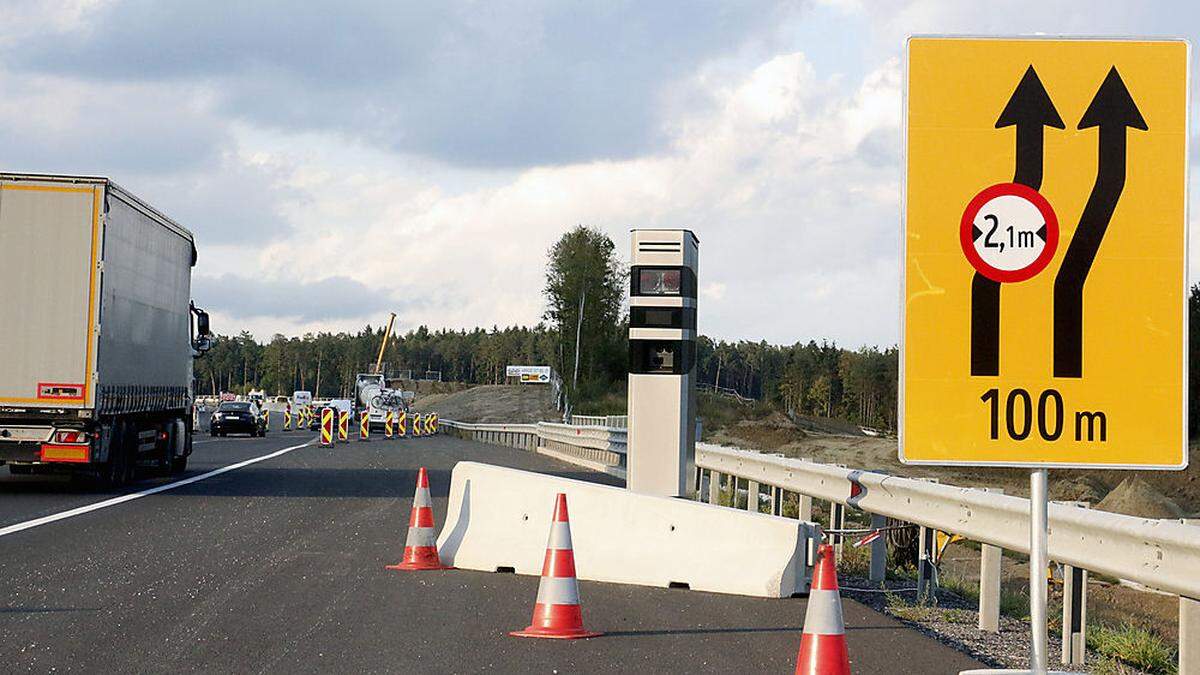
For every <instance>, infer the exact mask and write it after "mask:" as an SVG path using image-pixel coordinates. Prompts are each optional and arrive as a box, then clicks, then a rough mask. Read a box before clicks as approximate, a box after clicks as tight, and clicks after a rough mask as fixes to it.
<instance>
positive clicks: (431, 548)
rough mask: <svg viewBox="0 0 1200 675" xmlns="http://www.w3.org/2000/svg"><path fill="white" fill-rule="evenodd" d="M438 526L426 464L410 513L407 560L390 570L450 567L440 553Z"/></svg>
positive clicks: (405, 558)
mask: <svg viewBox="0 0 1200 675" xmlns="http://www.w3.org/2000/svg"><path fill="white" fill-rule="evenodd" d="M435 528H436V525H434V523H433V498H432V497H430V495H429V474H428V473H427V472H426V471H425V467H421V470H420V471H418V472H417V493H416V494H415V495H413V505H412V512H411V513H410V514H409V516H408V538H407V539H405V541H404V559H403V560H401V561H400V562H399V563H398V564H396V565H387V569H389V570H404V571H408V572H413V571H418V570H448V569H453V568H452V567H447V566H445V565H443V564H442V559H441V558H440V557H439V556H438V549H437V532H436V531H435Z"/></svg>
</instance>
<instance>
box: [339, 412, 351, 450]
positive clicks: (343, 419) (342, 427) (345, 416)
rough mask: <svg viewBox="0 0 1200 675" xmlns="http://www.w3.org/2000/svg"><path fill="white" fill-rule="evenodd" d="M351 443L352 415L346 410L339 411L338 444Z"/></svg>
mask: <svg viewBox="0 0 1200 675" xmlns="http://www.w3.org/2000/svg"><path fill="white" fill-rule="evenodd" d="M349 441H350V413H349V412H347V411H345V410H339V411H338V442H339V443H347V442H349Z"/></svg>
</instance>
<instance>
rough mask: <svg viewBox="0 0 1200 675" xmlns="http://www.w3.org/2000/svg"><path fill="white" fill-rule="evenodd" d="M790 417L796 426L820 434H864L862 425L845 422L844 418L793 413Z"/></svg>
mask: <svg viewBox="0 0 1200 675" xmlns="http://www.w3.org/2000/svg"><path fill="white" fill-rule="evenodd" d="M792 419H793V420H794V421H795V423H796V426H798V427H800V428H801V429H805V430H807V431H816V432H818V433H822V434H839V435H842V436H864V435H865V434H864V433H863V431H862V427H860V426H858V425H857V424H854V423H853V422H847V421H846V420H838V419H833V418H830V417H816V416H814V415H801V414H799V413H793V414H792Z"/></svg>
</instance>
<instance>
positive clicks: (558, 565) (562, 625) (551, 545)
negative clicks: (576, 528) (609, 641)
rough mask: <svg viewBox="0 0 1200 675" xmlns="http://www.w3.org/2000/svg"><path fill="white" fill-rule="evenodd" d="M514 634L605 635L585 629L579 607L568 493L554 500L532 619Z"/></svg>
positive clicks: (560, 637) (568, 636)
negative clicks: (568, 513)
mask: <svg viewBox="0 0 1200 675" xmlns="http://www.w3.org/2000/svg"><path fill="white" fill-rule="evenodd" d="M509 635H512V636H514V637H534V638H557V639H572V638H589V637H596V636H598V635H603V633H596V632H592V631H589V630H585V629H584V627H583V613H582V612H581V610H580V607H579V582H577V581H576V580H575V552H574V551H573V550H572V549H571V522H570V519H569V518H568V517H567V496H566V495H565V494H563V493H561V492H560V493H558V498H557V500H556V501H555V503H554V522H552V523H551V524H550V540H549V541H548V542H546V560H545V562H543V563H542V580H541V583H539V584H538V594H537V600H536V601H535V603H534V605H533V622H532V623H531V624H530V625H529V627H528V628H526V629H525V630H517V631H513V632H511V633H509Z"/></svg>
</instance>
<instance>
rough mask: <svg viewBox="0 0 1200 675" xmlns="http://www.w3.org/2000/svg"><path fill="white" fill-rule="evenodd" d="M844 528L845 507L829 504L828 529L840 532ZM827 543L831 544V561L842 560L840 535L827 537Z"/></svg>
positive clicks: (834, 503) (835, 503)
mask: <svg viewBox="0 0 1200 675" xmlns="http://www.w3.org/2000/svg"><path fill="white" fill-rule="evenodd" d="M845 528H846V505H845V504H839V503H838V502H829V529H831V530H842V529H845ZM829 543H830V544H833V559H834V560H841V559H842V535H840V534H831V535H829Z"/></svg>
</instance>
